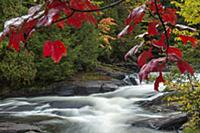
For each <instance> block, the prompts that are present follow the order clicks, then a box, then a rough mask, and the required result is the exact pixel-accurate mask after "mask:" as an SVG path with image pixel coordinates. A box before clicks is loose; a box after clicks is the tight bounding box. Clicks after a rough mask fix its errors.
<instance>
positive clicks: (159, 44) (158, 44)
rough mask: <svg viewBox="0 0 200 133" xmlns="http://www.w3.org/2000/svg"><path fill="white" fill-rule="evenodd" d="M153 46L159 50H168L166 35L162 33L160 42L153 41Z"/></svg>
mask: <svg viewBox="0 0 200 133" xmlns="http://www.w3.org/2000/svg"><path fill="white" fill-rule="evenodd" d="M152 45H153V46H155V47H158V48H166V47H167V46H166V44H165V33H162V35H161V38H160V40H155V39H154V40H153V41H152Z"/></svg>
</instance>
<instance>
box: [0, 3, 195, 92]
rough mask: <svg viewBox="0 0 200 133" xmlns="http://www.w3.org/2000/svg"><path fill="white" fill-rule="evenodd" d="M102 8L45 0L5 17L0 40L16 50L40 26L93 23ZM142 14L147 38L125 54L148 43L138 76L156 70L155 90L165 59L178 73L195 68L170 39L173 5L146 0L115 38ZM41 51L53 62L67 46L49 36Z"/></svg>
mask: <svg viewBox="0 0 200 133" xmlns="http://www.w3.org/2000/svg"><path fill="white" fill-rule="evenodd" d="M120 1H123V0H120ZM119 3H120V2H119ZM110 7H111V6H110ZM101 9H102V10H103V9H104V8H100V7H98V6H96V5H94V4H93V3H92V2H91V1H90V0H70V1H67V2H66V1H62V0H46V2H45V4H44V5H37V6H34V7H31V8H30V9H29V11H28V14H27V15H24V16H22V17H18V18H14V19H11V20H9V21H7V22H6V23H5V25H4V31H3V32H2V33H0V41H1V40H2V39H4V38H5V37H7V36H8V37H9V44H8V47H9V48H11V47H12V48H14V49H15V50H16V51H17V52H19V51H20V48H21V45H22V44H23V45H24V46H25V45H27V44H26V43H27V40H28V39H29V38H30V37H31V36H32V34H34V32H35V31H37V29H39V28H40V27H49V26H51V25H53V24H56V25H57V26H58V28H61V29H63V28H64V26H65V25H70V26H72V27H74V28H76V29H80V28H81V27H82V25H83V23H85V22H88V23H91V24H93V25H96V24H97V20H96V18H95V13H98V11H101ZM145 16H148V18H149V22H148V25H147V36H149V40H147V41H146V42H144V43H141V44H140V45H136V46H134V47H133V48H132V49H131V50H130V51H129V52H128V53H127V54H126V55H125V59H128V57H129V56H132V55H133V54H136V53H137V52H138V49H141V48H142V47H143V46H144V45H146V46H148V50H144V51H143V52H142V53H141V54H140V55H139V56H138V60H137V63H138V66H139V67H140V72H139V78H140V81H142V80H145V79H148V75H149V74H150V73H151V72H159V76H158V77H157V78H156V81H155V88H154V89H155V90H156V91H158V87H159V83H160V82H164V78H163V74H162V72H163V71H164V70H165V68H166V66H167V64H168V62H172V63H176V65H177V67H178V69H179V70H180V72H181V73H185V72H189V73H190V74H191V75H193V74H194V70H193V69H192V67H191V66H190V65H189V64H188V63H187V62H186V61H184V60H183V59H182V57H183V54H182V51H181V50H180V49H178V48H176V44H171V43H170V41H169V40H170V39H174V38H173V37H172V36H171V34H172V33H171V31H172V30H173V27H175V26H176V22H177V15H176V9H174V8H171V7H165V6H164V3H162V2H160V0H147V1H146V3H145V4H143V5H141V6H139V7H137V8H135V9H133V10H132V11H131V12H130V14H129V16H128V17H127V19H126V20H125V25H126V26H125V28H124V29H123V30H122V31H121V32H120V33H119V34H118V38H121V37H124V36H125V35H126V34H130V33H132V32H133V31H134V28H135V27H136V26H137V25H138V24H139V23H141V22H142V20H143V18H144V17H145ZM107 20H108V19H107ZM104 28H105V27H104ZM108 31H109V30H108ZM178 38H180V39H181V40H182V42H183V44H184V45H185V44H187V43H188V42H190V43H191V44H192V46H193V47H195V46H196V44H197V39H195V38H193V37H191V36H186V35H179V36H178ZM106 39H108V38H106ZM155 49H156V50H157V51H159V53H158V55H161V56H160V57H158V56H154V53H153V51H154V50H155ZM43 55H44V56H45V57H51V58H52V59H53V60H54V62H56V63H59V61H60V60H61V59H62V57H63V56H66V55H67V48H66V47H65V45H64V44H63V43H62V42H61V41H60V40H48V41H46V42H44V49H43Z"/></svg>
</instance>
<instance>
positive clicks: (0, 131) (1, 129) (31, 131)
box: [0, 122, 42, 133]
mask: <svg viewBox="0 0 200 133" xmlns="http://www.w3.org/2000/svg"><path fill="white" fill-rule="evenodd" d="M0 133H42V131H41V130H40V128H38V127H37V126H33V125H29V124H17V123H12V122H2V123H0Z"/></svg>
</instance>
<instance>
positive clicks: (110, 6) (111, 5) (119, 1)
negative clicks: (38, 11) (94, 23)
mask: <svg viewBox="0 0 200 133" xmlns="http://www.w3.org/2000/svg"><path fill="white" fill-rule="evenodd" d="M124 1H125V0H118V1H115V2H113V3H111V4H109V5H106V6H104V7H101V8H98V9H93V10H80V9H76V8H72V7H69V8H70V9H71V10H72V13H71V14H70V15H69V16H66V17H63V18H61V19H59V20H57V21H55V22H54V23H58V22H60V21H63V20H65V19H68V18H69V17H71V16H73V14H74V13H75V12H99V11H103V10H106V9H110V8H112V7H114V6H117V5H119V4H121V3H122V2H124Z"/></svg>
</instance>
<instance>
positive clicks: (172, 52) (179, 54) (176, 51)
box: [167, 47, 183, 58]
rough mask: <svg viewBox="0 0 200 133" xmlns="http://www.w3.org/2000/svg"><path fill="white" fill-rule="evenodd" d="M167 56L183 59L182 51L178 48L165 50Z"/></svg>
mask: <svg viewBox="0 0 200 133" xmlns="http://www.w3.org/2000/svg"><path fill="white" fill-rule="evenodd" d="M167 54H168V55H175V56H177V57H178V58H182V57H183V53H182V51H181V50H180V49H178V48H175V47H169V48H168V49H167Z"/></svg>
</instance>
